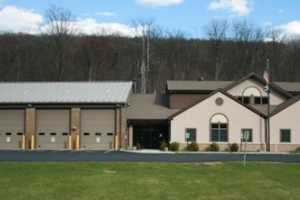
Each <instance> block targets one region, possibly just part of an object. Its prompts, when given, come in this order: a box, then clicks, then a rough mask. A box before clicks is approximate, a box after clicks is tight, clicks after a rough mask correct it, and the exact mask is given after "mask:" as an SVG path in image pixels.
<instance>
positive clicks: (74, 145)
mask: <svg viewBox="0 0 300 200" xmlns="http://www.w3.org/2000/svg"><path fill="white" fill-rule="evenodd" d="M70 135H71V148H70V149H72V150H79V148H80V145H79V143H80V141H79V138H80V137H79V135H80V108H72V109H71V133H70Z"/></svg>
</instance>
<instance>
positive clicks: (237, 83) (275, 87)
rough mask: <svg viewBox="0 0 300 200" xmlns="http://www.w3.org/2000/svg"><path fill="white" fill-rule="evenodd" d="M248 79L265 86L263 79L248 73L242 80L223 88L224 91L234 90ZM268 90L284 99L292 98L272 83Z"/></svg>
mask: <svg viewBox="0 0 300 200" xmlns="http://www.w3.org/2000/svg"><path fill="white" fill-rule="evenodd" d="M249 79H252V80H255V81H257V82H259V83H261V84H262V85H266V84H267V83H266V81H265V79H263V78H262V77H261V76H259V75H257V74H256V73H250V74H248V75H246V76H244V77H243V78H241V79H240V80H238V81H236V82H233V83H232V84H230V85H228V86H227V87H225V88H224V90H226V91H228V90H230V89H232V88H234V87H235V86H237V85H239V84H240V83H242V82H244V81H246V80H249ZM270 88H271V89H272V90H274V91H276V92H277V93H278V94H280V95H282V96H284V97H286V98H291V97H292V95H291V94H290V93H288V92H287V91H285V90H284V89H282V88H281V87H279V86H278V85H277V84H275V83H273V82H272V83H270Z"/></svg>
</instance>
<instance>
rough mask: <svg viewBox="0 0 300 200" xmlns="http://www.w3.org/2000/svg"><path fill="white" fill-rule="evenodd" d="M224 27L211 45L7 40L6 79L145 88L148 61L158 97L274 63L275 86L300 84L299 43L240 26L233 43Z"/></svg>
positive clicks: (3, 45)
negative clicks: (173, 84) (180, 84)
mask: <svg viewBox="0 0 300 200" xmlns="http://www.w3.org/2000/svg"><path fill="white" fill-rule="evenodd" d="M224 27H225V24H224V23H223V24H221V23H212V24H210V25H209V26H208V28H207V39H188V38H186V37H184V35H181V34H169V35H166V34H149V35H147V37H144V36H143V35H142V36H136V37H121V36H107V35H106V36H101V35H98V36H82V35H76V34H68V33H66V32H63V33H61V32H59V31H58V32H56V33H52V34H41V35H24V34H1V35H0V79H1V81H98V80H101V81H102V80H135V81H136V82H137V83H139V82H140V79H141V74H140V71H141V70H140V69H141V65H142V63H143V60H146V61H145V62H146V69H147V70H146V74H147V76H146V78H147V91H148V92H152V91H153V90H154V89H158V90H160V91H162V90H163V89H164V84H165V83H166V80H168V79H172V80H173V79H180V80H199V79H205V80H236V79H239V78H240V77H242V76H244V75H245V74H247V73H249V72H257V73H259V74H262V72H263V70H264V68H265V65H266V59H267V58H269V59H270V63H271V72H272V77H273V79H274V80H277V81H300V42H299V40H296V39H294V40H291V39H289V40H278V38H275V34H274V35H272V37H270V38H269V39H268V40H267V41H266V40H265V36H263V35H262V32H260V31H258V30H254V29H251V28H249V26H248V25H247V24H245V23H240V24H239V26H237V25H236V26H234V29H232V30H234V32H233V33H231V37H227V36H226V34H225V30H224V29H225V28H224ZM145 39H147V40H145ZM145 41H146V42H145ZM145 52H148V53H145ZM145 55H149V57H147V59H145ZM148 58H149V59H148ZM148 62H149V63H148ZM147 66H149V67H147ZM137 85H139V84H137ZM138 88H139V87H138Z"/></svg>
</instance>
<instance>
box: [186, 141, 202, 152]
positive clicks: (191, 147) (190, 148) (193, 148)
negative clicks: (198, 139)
mask: <svg viewBox="0 0 300 200" xmlns="http://www.w3.org/2000/svg"><path fill="white" fill-rule="evenodd" d="M186 150H187V151H199V146H198V144H197V143H195V142H192V143H190V144H188V145H187V146H186Z"/></svg>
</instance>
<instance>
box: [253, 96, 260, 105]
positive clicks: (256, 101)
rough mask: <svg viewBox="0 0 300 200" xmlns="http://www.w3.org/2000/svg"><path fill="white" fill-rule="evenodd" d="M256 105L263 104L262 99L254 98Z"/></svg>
mask: <svg viewBox="0 0 300 200" xmlns="http://www.w3.org/2000/svg"><path fill="white" fill-rule="evenodd" d="M254 104H259V105H260V104H261V97H254Z"/></svg>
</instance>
